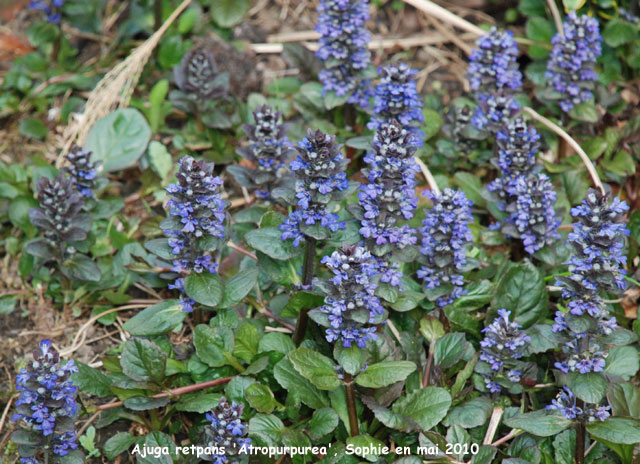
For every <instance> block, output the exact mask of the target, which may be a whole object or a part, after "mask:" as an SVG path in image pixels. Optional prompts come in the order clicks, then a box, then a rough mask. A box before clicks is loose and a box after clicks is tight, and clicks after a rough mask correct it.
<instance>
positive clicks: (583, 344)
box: [553, 189, 629, 374]
mask: <svg viewBox="0 0 640 464" xmlns="http://www.w3.org/2000/svg"><path fill="white" fill-rule="evenodd" d="M628 209H629V207H628V206H627V204H626V203H625V202H623V201H620V200H619V199H618V198H614V199H613V201H612V202H609V199H608V195H603V194H602V193H601V192H600V191H599V190H595V189H589V191H588V192H587V196H586V198H585V200H584V201H583V202H582V204H580V205H579V206H576V207H575V208H572V209H571V214H572V216H573V217H575V218H576V220H577V222H576V223H574V225H573V231H572V232H571V233H570V234H569V245H570V246H571V248H572V251H573V254H572V256H571V258H570V259H569V261H567V264H568V265H569V272H570V275H569V276H567V277H564V276H558V277H557V283H556V284H557V285H560V286H561V287H562V297H563V298H564V299H565V300H567V308H568V313H563V312H561V311H557V312H556V318H555V324H554V325H553V331H554V332H558V333H560V334H562V335H564V336H565V337H566V343H564V346H563V352H564V359H563V360H561V361H558V362H556V363H555V367H556V368H557V369H559V370H560V371H562V372H564V373H569V372H579V373H581V374H586V373H589V372H602V371H603V370H604V367H605V359H606V357H607V352H608V351H607V349H608V348H607V344H608V343H610V342H609V341H607V340H606V339H605V338H604V337H606V336H607V335H609V334H611V333H612V332H613V331H614V330H615V329H616V327H617V322H616V318H615V317H613V316H611V315H610V314H609V310H608V309H607V305H606V303H605V301H604V300H603V298H602V294H603V293H604V292H607V293H609V294H612V295H617V294H620V293H621V292H622V290H624V288H625V281H624V274H625V270H624V269H623V268H622V266H623V265H624V264H625V263H626V256H625V255H624V254H623V247H624V240H625V236H626V235H628V234H629V230H628V229H627V228H626V226H625V224H624V223H622V222H621V219H622V216H623V214H624V213H625V211H627V210H628Z"/></svg>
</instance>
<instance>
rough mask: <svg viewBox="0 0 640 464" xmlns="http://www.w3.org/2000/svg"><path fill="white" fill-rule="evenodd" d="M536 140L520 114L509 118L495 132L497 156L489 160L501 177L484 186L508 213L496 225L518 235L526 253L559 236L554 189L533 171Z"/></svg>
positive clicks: (505, 231)
mask: <svg viewBox="0 0 640 464" xmlns="http://www.w3.org/2000/svg"><path fill="white" fill-rule="evenodd" d="M539 141H540V135H539V134H538V133H537V132H536V130H535V128H534V127H532V126H528V125H527V123H526V122H525V121H524V120H523V119H522V118H520V117H518V118H515V119H514V120H512V121H509V122H508V123H507V125H506V126H504V127H503V128H502V129H501V130H500V131H499V132H498V133H497V134H496V145H497V150H498V158H497V159H496V160H493V163H494V164H495V165H496V166H497V167H498V168H499V169H500V171H501V177H499V178H497V179H496V180H494V181H493V182H491V183H490V184H489V185H488V186H487V189H488V190H489V192H492V195H493V196H494V197H495V199H496V200H497V201H498V207H499V208H500V209H502V210H503V211H505V212H506V213H507V214H508V216H507V218H506V219H505V220H504V221H503V223H502V224H497V225H496V227H501V229H502V232H503V233H504V234H505V235H507V236H509V237H513V238H519V239H521V240H522V243H523V245H524V248H525V250H526V251H527V253H530V254H533V253H535V252H536V251H538V250H539V249H540V248H542V247H544V246H545V245H550V244H551V243H553V241H554V240H557V239H558V238H560V234H559V233H558V231H557V229H558V226H559V225H560V222H561V221H560V219H559V218H558V217H557V215H556V212H555V203H556V200H557V196H556V192H555V190H554V188H553V184H552V183H551V181H550V180H549V178H548V177H547V176H546V175H544V174H540V173H538V172H536V171H537V170H538V166H537V165H536V153H537V152H538V149H539V147H540V142H539Z"/></svg>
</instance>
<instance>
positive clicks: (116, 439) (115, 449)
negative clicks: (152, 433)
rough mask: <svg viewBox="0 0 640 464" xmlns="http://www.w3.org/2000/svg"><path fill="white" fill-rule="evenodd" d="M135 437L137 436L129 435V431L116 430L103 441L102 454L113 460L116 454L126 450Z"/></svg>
mask: <svg viewBox="0 0 640 464" xmlns="http://www.w3.org/2000/svg"><path fill="white" fill-rule="evenodd" d="M137 439H138V437H135V436H133V435H131V434H130V433H129V432H118V433H116V434H115V435H113V436H112V437H110V438H109V439H108V440H107V441H106V442H105V444H104V454H105V455H106V457H107V459H109V460H110V461H114V460H115V458H116V456H118V455H119V454H122V453H124V452H125V451H127V450H128V449H129V448H130V447H131V445H133V444H134V443H135V442H136V440H137Z"/></svg>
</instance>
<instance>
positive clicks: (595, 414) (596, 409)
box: [547, 386, 611, 422]
mask: <svg viewBox="0 0 640 464" xmlns="http://www.w3.org/2000/svg"><path fill="white" fill-rule="evenodd" d="M547 410H553V411H559V412H561V413H562V415H563V416H564V417H566V418H567V419H570V420H579V421H581V422H594V421H596V420H598V421H603V420H605V419H606V418H608V417H609V416H610V415H611V414H610V413H609V411H610V410H611V407H610V406H599V405H591V404H585V405H584V407H583V408H580V407H578V406H577V403H576V396H575V395H574V394H573V392H572V391H571V390H570V389H569V387H567V386H565V387H563V389H562V390H560V392H559V393H558V396H556V399H554V400H552V401H551V404H550V405H548V406H547Z"/></svg>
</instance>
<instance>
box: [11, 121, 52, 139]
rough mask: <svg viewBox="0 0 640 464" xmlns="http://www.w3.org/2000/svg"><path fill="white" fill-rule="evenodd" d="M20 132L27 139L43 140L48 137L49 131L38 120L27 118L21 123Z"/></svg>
mask: <svg viewBox="0 0 640 464" xmlns="http://www.w3.org/2000/svg"><path fill="white" fill-rule="evenodd" d="M18 131H19V132H20V133H21V134H22V135H25V136H27V137H31V138H34V139H40V140H42V139H44V138H45V137H46V136H47V132H49V129H47V126H45V124H44V123H43V122H42V121H41V120H39V119H38V118H27V119H23V120H22V121H20V125H19V126H18Z"/></svg>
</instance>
